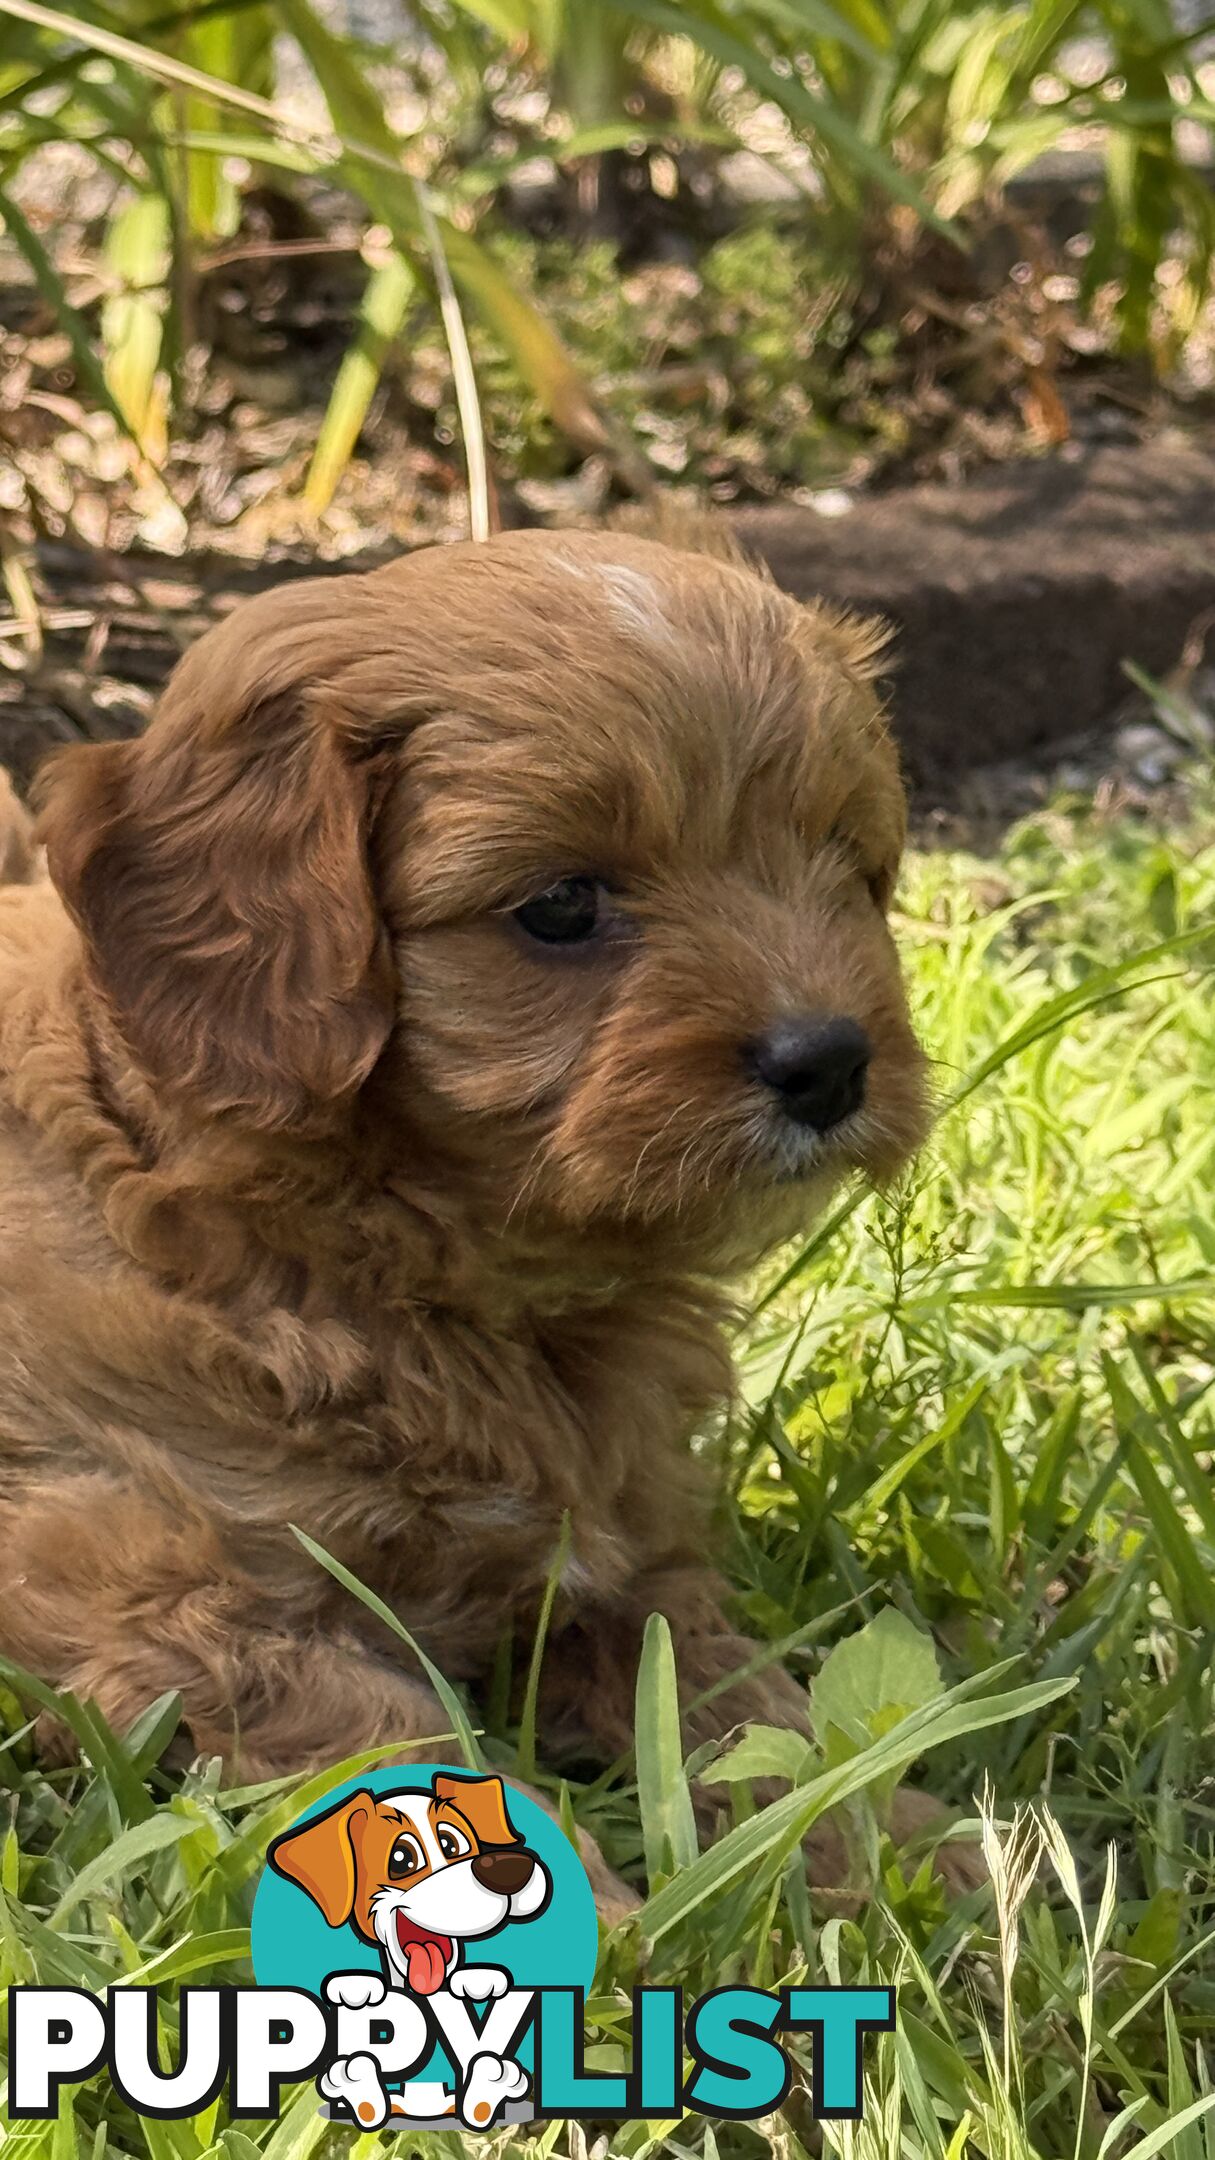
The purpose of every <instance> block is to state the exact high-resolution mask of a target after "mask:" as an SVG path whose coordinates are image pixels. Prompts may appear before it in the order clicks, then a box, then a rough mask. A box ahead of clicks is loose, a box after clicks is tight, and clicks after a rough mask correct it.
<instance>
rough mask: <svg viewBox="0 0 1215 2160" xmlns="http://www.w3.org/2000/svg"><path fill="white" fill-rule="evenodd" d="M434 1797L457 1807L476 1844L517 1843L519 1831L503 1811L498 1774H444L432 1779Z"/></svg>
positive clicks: (501, 1784) (503, 1802) (502, 1789)
mask: <svg viewBox="0 0 1215 2160" xmlns="http://www.w3.org/2000/svg"><path fill="white" fill-rule="evenodd" d="M434 1795H435V1799H436V1800H449V1801H450V1802H451V1805H452V1806H453V1807H455V1808H459V1810H460V1813H461V1815H462V1816H463V1817H464V1820H465V1822H466V1823H469V1824H470V1825H471V1827H472V1829H473V1830H474V1831H475V1833H476V1838H477V1843H478V1844H479V1845H521V1844H522V1843H523V1840H522V1838H521V1837H520V1835H519V1832H518V1831H517V1830H516V1828H515V1826H514V1824H513V1823H512V1821H511V1819H510V1816H509V1815H508V1814H507V1812H506V1791H505V1788H504V1786H503V1783H502V1780H501V1778H500V1777H444V1776H443V1775H442V1774H441V1773H440V1774H439V1775H438V1776H436V1778H435V1782H434Z"/></svg>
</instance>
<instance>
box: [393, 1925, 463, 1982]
mask: <svg viewBox="0 0 1215 2160" xmlns="http://www.w3.org/2000/svg"><path fill="white" fill-rule="evenodd" d="M397 1941H398V1942H399V1943H400V1945H401V1949H402V1951H403V1952H404V1955H405V1977H406V1979H407V1980H408V1982H409V1985H410V1987H411V1988H412V1989H413V1992H414V1994H415V1995H433V1994H434V1992H435V1989H436V1988H441V1987H442V1985H443V1978H444V1975H445V1973H446V1971H447V1968H448V1966H449V1965H450V1963H451V1953H452V1940H451V1936H450V1935H435V1934H433V1933H432V1931H431V1930H430V1928H423V1927H416V1926H415V1925H414V1923H413V1921H412V1920H407V1919H406V1917H405V1915H404V1913H403V1912H400V1911H398V1913H397Z"/></svg>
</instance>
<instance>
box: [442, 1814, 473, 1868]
mask: <svg viewBox="0 0 1215 2160" xmlns="http://www.w3.org/2000/svg"><path fill="white" fill-rule="evenodd" d="M437 1834H438V1839H439V1851H440V1852H441V1853H442V1855H443V1858H444V1859H445V1860H462V1859H463V1857H464V1855H465V1853H470V1852H471V1851H472V1842H471V1840H470V1839H469V1838H466V1837H465V1835H464V1832H463V1831H462V1830H457V1829H456V1828H455V1825H454V1824H453V1823H442V1824H441V1825H440V1827H439V1831H438V1833H437Z"/></svg>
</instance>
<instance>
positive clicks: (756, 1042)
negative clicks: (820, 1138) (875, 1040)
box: [745, 1017, 873, 1133]
mask: <svg viewBox="0 0 1215 2160" xmlns="http://www.w3.org/2000/svg"><path fill="white" fill-rule="evenodd" d="M745 1054H746V1059H747V1063H748V1064H749V1065H750V1068H751V1070H752V1072H753V1073H754V1075H755V1077H756V1079H757V1080H762V1082H763V1084H764V1086H765V1087H767V1088H770V1089H771V1090H772V1092H773V1094H774V1095H775V1096H776V1098H777V1100H778V1102H779V1104H780V1107H781V1109H782V1111H783V1112H784V1114H785V1116H786V1117H788V1118H790V1119H791V1120H792V1122H793V1123H794V1124H795V1125H800V1126H803V1127H805V1128H806V1129H807V1130H809V1131H811V1132H820V1133H825V1132H830V1131H831V1130H832V1128H833V1127H834V1126H836V1125H840V1124H842V1123H843V1121H844V1119H845V1118H848V1117H851V1116H852V1115H853V1114H854V1112H855V1111H857V1110H859V1109H860V1107H861V1105H862V1103H863V1102H864V1100H865V1076H866V1074H867V1073H868V1070H869V1060H870V1058H871V1057H872V1055H873V1048H872V1045H871V1043H870V1041H869V1037H868V1035H867V1034H866V1033H865V1030H864V1028H863V1027H862V1026H861V1025H860V1023H859V1021H856V1020H848V1019H842V1018H841V1019H831V1020H822V1019H818V1018H809V1017H804V1018H796V1017H795V1018H791V1019H784V1020H777V1021H775V1022H774V1023H773V1025H772V1026H771V1027H769V1028H766V1029H765V1031H764V1033H763V1034H762V1035H757V1036H755V1037H754V1039H753V1040H752V1041H751V1042H750V1043H748V1044H747V1048H746V1053H745Z"/></svg>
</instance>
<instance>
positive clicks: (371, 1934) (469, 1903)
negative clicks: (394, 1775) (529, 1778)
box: [268, 1772, 552, 1995]
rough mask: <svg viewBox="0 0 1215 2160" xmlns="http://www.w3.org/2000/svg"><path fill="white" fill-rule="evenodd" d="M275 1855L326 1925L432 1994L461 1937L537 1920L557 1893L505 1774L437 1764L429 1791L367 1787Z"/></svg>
mask: <svg viewBox="0 0 1215 2160" xmlns="http://www.w3.org/2000/svg"><path fill="white" fill-rule="evenodd" d="M268 1858H269V1860H270V1864H271V1866H272V1867H274V1868H276V1869H277V1871H278V1873H279V1874H280V1875H283V1876H285V1877H286V1878H287V1880H288V1881H289V1882H293V1883H296V1884H298V1886H299V1888H300V1889H301V1890H304V1891H305V1892H306V1893H307V1895H308V1896H309V1897H310V1898H311V1899H312V1901H313V1903H314V1904H315V1905H317V1906H318V1907H319V1909H320V1911H321V1912H322V1913H323V1914H324V1916H325V1919H326V1920H327V1921H328V1923H329V1925H330V1927H335V1928H336V1927H342V1926H346V1925H349V1926H350V1927H352V1928H353V1929H354V1932H355V1933H356V1935H359V1936H361V1938H362V1940H363V1941H364V1942H367V1943H374V1944H375V1945H377V1947H378V1948H379V1950H380V1951H381V1953H382V1955H383V1959H384V1964H385V1971H386V1974H387V1977H388V1980H389V1982H390V1984H391V1985H393V1986H395V1987H401V1988H407V1989H409V1990H410V1992H411V1993H413V1994H415V1995H433V1994H434V1993H435V1991H436V1989H438V1988H441V1987H443V1986H445V1985H446V1984H447V1982H448V1980H449V1979H450V1976H451V1974H452V1973H453V1971H454V1970H455V1969H456V1967H457V1966H458V1965H459V1964H460V1961H461V1945H462V1944H464V1943H466V1942H470V1941H474V1940H476V1939H478V1938H480V1937H481V1936H484V1935H494V1934H496V1933H497V1931H498V1929H499V1928H502V1927H505V1926H506V1924H507V1923H508V1922H509V1921H515V1920H532V1919H535V1918H536V1917H537V1915H538V1914H540V1913H542V1912H543V1911H544V1909H545V1907H546V1906H547V1904H548V1901H549V1898H550V1896H551V1894H552V1884H551V1881H550V1878H549V1875H548V1871H547V1869H546V1868H545V1866H544V1863H543V1862H542V1861H541V1860H540V1859H539V1858H538V1856H537V1855H536V1854H535V1853H534V1852H531V1851H530V1850H529V1848H528V1847H527V1846H526V1845H525V1844H524V1842H523V1839H522V1838H521V1837H520V1835H519V1833H518V1831H517V1830H516V1829H515V1827H514V1824H513V1823H512V1822H511V1819H510V1816H509V1814H508V1813H507V1806H506V1793H505V1790H504V1788H503V1784H502V1780H501V1778H498V1777H472V1776H470V1777H457V1776H453V1775H445V1774H443V1773H442V1772H436V1774H435V1776H434V1778H433V1780H432V1781H431V1785H430V1789H429V1790H420V1791H419V1790H411V1789H408V1788H405V1789H402V1790H401V1791H399V1792H388V1793H373V1792H371V1791H360V1792H356V1793H354V1794H352V1795H351V1797H350V1798H349V1799H347V1800H343V1801H341V1802H340V1803H339V1805H338V1806H336V1807H334V1808H331V1809H330V1810H329V1811H328V1813H327V1814H324V1815H317V1816H314V1817H313V1819H312V1820H311V1821H310V1822H306V1823H305V1824H304V1825H303V1826H302V1828H300V1829H297V1830H290V1831H288V1832H287V1833H286V1835H285V1836H283V1837H280V1838H278V1839H276V1841H275V1843H274V1844H273V1845H272V1846H271V1847H270V1851H269V1855H268Z"/></svg>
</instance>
